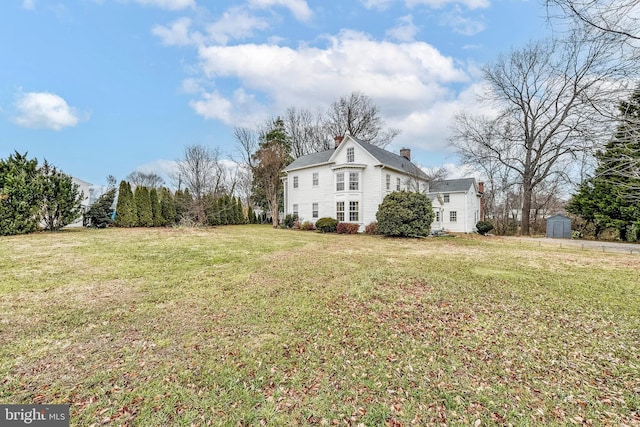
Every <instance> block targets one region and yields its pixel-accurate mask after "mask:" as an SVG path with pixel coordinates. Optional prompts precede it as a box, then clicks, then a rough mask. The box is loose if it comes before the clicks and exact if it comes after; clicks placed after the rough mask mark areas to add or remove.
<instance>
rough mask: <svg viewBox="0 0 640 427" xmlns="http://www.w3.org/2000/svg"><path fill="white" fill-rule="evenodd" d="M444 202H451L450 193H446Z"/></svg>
mask: <svg viewBox="0 0 640 427" xmlns="http://www.w3.org/2000/svg"><path fill="white" fill-rule="evenodd" d="M444 202H445V203H449V193H445V194H444Z"/></svg>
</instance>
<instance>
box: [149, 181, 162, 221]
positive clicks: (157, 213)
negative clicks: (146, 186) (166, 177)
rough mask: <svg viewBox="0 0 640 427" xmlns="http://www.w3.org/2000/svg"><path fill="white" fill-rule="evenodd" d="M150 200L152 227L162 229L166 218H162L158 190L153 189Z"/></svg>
mask: <svg viewBox="0 0 640 427" xmlns="http://www.w3.org/2000/svg"><path fill="white" fill-rule="evenodd" d="M149 198H150V199H151V216H152V221H151V222H152V225H153V226H154V227H162V226H163V225H164V218H163V217H162V210H161V208H160V200H158V190H156V189H155V188H152V189H151V191H150V192H149Z"/></svg>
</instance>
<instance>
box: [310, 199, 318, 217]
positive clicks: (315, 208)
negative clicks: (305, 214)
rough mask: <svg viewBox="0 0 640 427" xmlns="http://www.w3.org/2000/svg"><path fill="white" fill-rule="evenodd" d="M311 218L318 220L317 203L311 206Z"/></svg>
mask: <svg viewBox="0 0 640 427" xmlns="http://www.w3.org/2000/svg"><path fill="white" fill-rule="evenodd" d="M311 216H312V217H313V218H318V204H317V203H313V204H312V205H311Z"/></svg>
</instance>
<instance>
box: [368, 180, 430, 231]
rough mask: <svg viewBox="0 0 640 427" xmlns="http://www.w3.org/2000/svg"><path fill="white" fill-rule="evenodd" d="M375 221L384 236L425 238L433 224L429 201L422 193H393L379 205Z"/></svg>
mask: <svg viewBox="0 0 640 427" xmlns="http://www.w3.org/2000/svg"><path fill="white" fill-rule="evenodd" d="M376 219H377V220H378V226H377V229H378V232H379V233H380V234H382V235H384V236H395V237H425V236H427V235H428V234H429V231H430V229H431V223H432V222H433V209H432V207H431V200H429V198H428V197H427V196H426V195H424V194H422V193H414V192H409V191H394V192H393V193H390V194H387V196H386V197H385V198H384V200H383V201H382V203H381V204H380V207H379V208H378V212H377V213H376Z"/></svg>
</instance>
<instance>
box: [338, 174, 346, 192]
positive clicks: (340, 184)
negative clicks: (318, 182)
mask: <svg viewBox="0 0 640 427" xmlns="http://www.w3.org/2000/svg"><path fill="white" fill-rule="evenodd" d="M336 191H344V172H339V173H337V174H336Z"/></svg>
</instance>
